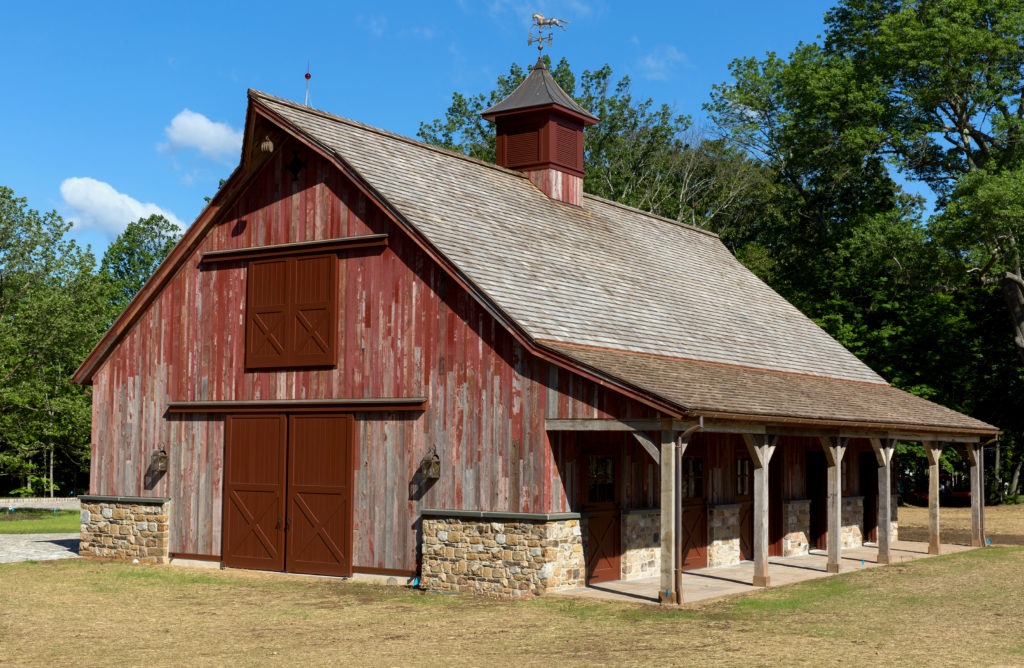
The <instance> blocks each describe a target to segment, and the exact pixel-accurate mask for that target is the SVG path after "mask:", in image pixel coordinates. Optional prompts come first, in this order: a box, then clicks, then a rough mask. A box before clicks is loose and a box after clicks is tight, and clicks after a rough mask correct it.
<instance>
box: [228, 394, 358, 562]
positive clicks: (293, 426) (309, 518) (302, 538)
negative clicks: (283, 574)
mask: <svg viewBox="0 0 1024 668" xmlns="http://www.w3.org/2000/svg"><path fill="white" fill-rule="evenodd" d="M224 461H225V465H224V488H225V494H224V496H225V499H224V540H223V554H222V559H223V561H224V565H225V566H229V567H234V568H253V569H259V570H274V571H282V570H283V571H289V572H292V573H310V574H316V575H351V574H352V489H353V487H352V471H353V453H352V417H351V416H348V415H291V416H285V415H281V414H275V415H234V416H229V417H228V419H227V440H226V443H225V458H224Z"/></svg>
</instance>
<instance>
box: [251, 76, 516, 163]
mask: <svg viewBox="0 0 1024 668" xmlns="http://www.w3.org/2000/svg"><path fill="white" fill-rule="evenodd" d="M249 96H250V97H255V98H264V99H268V100H272V101H274V102H277V103H278V104H284V105H286V106H288V107H291V108H292V109H295V110H296V111H302V112H305V113H310V114H313V115H316V116H322V117H325V118H327V119H329V120H331V121H335V122H338V123H343V124H345V125H349V126H352V127H356V128H360V129H362V130H366V131H367V132H370V133H373V134H376V135H380V136H383V137H388V138H389V139H394V140H396V141H400V142H403V143H406V144H411V145H413V146H416V147H419V148H423V149H427V150H429V151H433V152H435V153H440V154H441V155H446V156H449V157H452V158H459V159H461V160H465V161H466V162H470V163H473V164H475V165H480V166H481V167H487V168H490V169H493V170H495V171H499V172H503V173H505V174H510V175H512V176H516V177H519V178H522V179H526V180H529V179H528V177H527V176H526V174H524V173H523V172H520V171H518V170H515V169H509V168H508V167H502V166H500V165H496V164H494V163H493V162H487V161H486V160H481V159H479V158H474V157H473V156H469V155H466V154H465V153H459V152H458V151H453V150H451V149H447V148H444V147H442V146H437V145H435V144H429V143H427V142H425V141H421V140H419V139H413V138H412V137H407V136H405V135H402V134H398V133H397V132H392V131H391V130H385V129H383V128H379V127H377V126H375V125H368V124H366V123H361V122H359V121H356V120H353V119H351V118H347V117H345V116H338V115H337V114H332V113H331V112H329V111H324V110H323V109H314V108H313V107H307V106H305V105H302V104H299V103H298V102H292V101H291V100H286V99H284V98H280V97H277V96H276V95H271V94H269V93H264V92H263V91H258V90H255V89H253V88H250V89H249Z"/></svg>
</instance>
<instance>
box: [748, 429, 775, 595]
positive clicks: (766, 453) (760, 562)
mask: <svg viewBox="0 0 1024 668" xmlns="http://www.w3.org/2000/svg"><path fill="white" fill-rule="evenodd" d="M743 441H744V442H745V443H746V444H747V450H748V451H749V452H750V459H751V460H752V461H753V465H754V517H753V523H754V581H753V584H754V586H755V587H767V586H768V585H769V584H770V582H771V579H770V578H769V576H768V489H769V487H768V464H769V463H770V462H771V460H772V455H773V454H774V453H775V441H776V437H775V436H768V435H759V436H753V435H751V434H744V435H743Z"/></svg>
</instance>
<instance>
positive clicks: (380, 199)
mask: <svg viewBox="0 0 1024 668" xmlns="http://www.w3.org/2000/svg"><path fill="white" fill-rule="evenodd" d="M253 106H254V107H255V109H256V112H257V113H260V114H261V115H263V116H264V117H265V118H266V119H267V120H269V121H271V122H272V123H275V124H276V125H278V126H279V127H281V128H283V129H285V130H286V131H287V132H288V133H289V134H291V135H292V136H293V137H295V139H296V140H297V141H299V142H301V143H302V144H303V145H304V146H306V147H307V148H309V149H310V150H312V151H314V152H316V153H317V154H318V155H320V156H321V157H322V158H324V159H325V160H327V161H329V162H331V163H333V164H334V166H335V167H337V168H338V169H339V170H341V171H342V172H343V173H344V174H345V175H346V176H347V177H348V178H349V180H350V181H351V182H352V183H353V185H355V187H356V188H358V189H359V191H360V192H361V193H362V194H363V195H365V196H366V197H368V198H369V199H370V200H371V201H373V202H374V203H375V204H376V205H377V206H378V207H380V209H381V211H383V212H384V215H385V216H387V218H388V220H390V221H391V222H392V223H393V224H395V225H396V226H397V227H399V228H401V229H402V230H404V231H405V233H406V234H408V235H409V238H410V239H412V241H413V243H415V244H416V245H417V246H418V247H419V248H420V250H422V251H423V252H424V253H426V254H427V255H428V256H429V257H430V258H431V259H432V260H433V261H434V262H437V264H438V265H439V266H440V267H441V268H442V269H443V270H444V271H445V273H446V274H448V276H449V277H451V279H452V280H454V281H455V282H456V283H457V284H458V285H459V286H460V287H461V288H462V289H464V290H466V292H468V293H469V294H470V295H471V296H472V297H473V298H474V299H475V300H476V301H477V303H479V304H480V305H481V306H482V307H483V309H484V310H485V311H487V313H488V314H489V315H490V316H491V317H493V318H494V319H495V320H497V321H498V322H499V323H501V325H502V326H503V327H504V328H505V329H506V330H507V331H508V332H509V334H511V335H512V337H513V338H514V339H515V340H516V341H517V342H518V343H519V344H520V345H522V346H523V347H524V348H526V350H527V351H529V352H530V353H531V354H533V355H536V356H537V357H539V358H541V359H543V360H544V361H546V362H550V363H551V364H555V365H556V366H559V367H561V368H563V369H566V370H568V371H572V372H573V373H576V374H578V375H580V376H582V377H584V378H586V379H588V380H591V381H593V382H595V383H597V384H599V385H601V386H603V387H609V388H612V389H614V390H615V391H617V392H619V393H621V394H624V395H625V396H628V397H630V398H631V399H635V400H636V401H639V402H641V403H643V404H645V405H648V406H651V407H652V408H655V409H657V410H659V411H662V412H665V413H667V414H668V415H670V416H673V417H682V416H683V415H684V414H685V412H686V411H685V410H680V408H679V407H678V406H675V405H673V404H671V403H669V402H666V401H664V400H662V399H660V398H659V397H657V396H656V395H652V394H650V393H648V392H645V391H643V390H641V389H639V388H633V387H632V386H629V385H628V384H625V383H623V382H622V381H621V380H619V379H617V378H614V377H612V376H608V375H606V374H603V373H601V372H599V371H598V370H596V369H590V368H589V367H587V366H586V365H581V364H580V363H578V362H577V361H575V360H573V359H572V358H569V357H566V356H565V355H563V354H561V353H558V352H556V351H552V350H548V349H547V348H544V347H543V346H541V345H539V344H538V343H537V342H536V341H535V340H534V339H533V337H531V336H530V335H529V334H528V333H527V332H526V330H524V329H523V328H522V327H520V325H519V324H518V323H517V322H516V321H515V320H514V319H513V318H512V317H511V316H509V315H508V314H506V313H505V312H504V311H503V310H502V309H501V307H499V306H498V305H497V304H496V303H495V301H494V300H493V299H491V297H490V296H489V295H488V294H487V293H486V292H485V291H484V290H483V289H481V288H480V287H479V286H477V285H476V283H475V282H474V281H473V280H472V279H471V278H470V277H469V276H467V275H466V274H465V273H464V272H463V271H462V270H461V269H459V267H458V266H456V265H455V264H454V263H453V262H452V261H451V260H450V259H449V258H448V257H447V256H446V255H445V254H444V253H443V252H441V250H440V249H438V248H437V247H436V246H434V245H433V244H432V243H431V242H430V240H429V239H427V238H426V237H425V236H424V235H423V234H422V233H421V232H420V231H419V229H417V228H416V226H415V225H413V224H412V223H410V222H409V221H407V220H406V219H405V217H404V216H403V215H402V214H401V212H399V211H398V210H397V209H396V208H395V207H393V206H392V205H391V203H390V202H388V201H387V198H385V197H384V196H383V195H382V194H381V193H379V192H377V190H376V189H375V188H373V186H372V185H371V184H370V183H369V182H368V181H367V180H366V179H365V178H363V176H362V175H361V174H360V173H359V172H358V171H357V170H356V169H355V168H354V167H352V165H350V164H349V163H348V161H346V160H345V158H344V157H343V156H341V155H339V154H338V153H337V152H335V151H334V150H333V149H331V148H330V147H329V146H326V145H324V144H323V143H322V142H320V141H319V140H317V139H315V138H313V137H310V136H309V135H308V134H306V133H305V132H304V131H302V130H300V129H299V128H297V127H295V126H294V125H292V124H291V123H289V122H288V121H287V120H286V119H284V118H282V117H281V116H279V115H277V114H276V113H274V112H273V111H272V110H270V109H268V108H267V107H265V106H263V105H262V104H260V102H259V101H258V100H254V101H253Z"/></svg>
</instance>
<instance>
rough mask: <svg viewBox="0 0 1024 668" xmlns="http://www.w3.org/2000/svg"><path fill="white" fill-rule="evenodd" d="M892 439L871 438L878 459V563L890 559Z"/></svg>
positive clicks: (883, 562) (886, 562)
mask: <svg viewBox="0 0 1024 668" xmlns="http://www.w3.org/2000/svg"><path fill="white" fill-rule="evenodd" d="M895 444H896V442H895V441H893V440H892V439H889V438H887V439H880V438H872V439H871V449H872V450H874V451H875V459H876V460H877V461H878V563H880V564H888V563H890V561H891V559H892V467H891V466H890V465H891V464H892V452H893V446H894V445H895Z"/></svg>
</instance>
